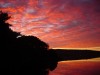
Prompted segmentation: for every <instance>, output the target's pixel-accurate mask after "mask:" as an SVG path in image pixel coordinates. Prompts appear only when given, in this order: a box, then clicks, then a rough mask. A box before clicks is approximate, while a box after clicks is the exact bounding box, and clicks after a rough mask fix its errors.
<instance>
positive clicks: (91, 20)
mask: <svg viewBox="0 0 100 75" xmlns="http://www.w3.org/2000/svg"><path fill="white" fill-rule="evenodd" d="M0 10H2V11H4V12H8V13H9V15H10V16H11V17H12V18H11V19H10V20H8V22H9V23H10V24H12V25H13V26H12V27H11V28H12V30H14V31H17V32H21V34H23V35H33V36H37V37H39V38H40V39H41V40H43V41H44V42H46V43H48V44H49V46H50V48H91V47H100V0H0Z"/></svg>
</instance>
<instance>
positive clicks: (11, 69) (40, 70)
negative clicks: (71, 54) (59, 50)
mask: <svg viewBox="0 0 100 75" xmlns="http://www.w3.org/2000/svg"><path fill="white" fill-rule="evenodd" d="M9 18H10V16H9V15H8V14H7V13H4V12H2V11H0V43H1V44H0V48H1V49H0V62H1V63H0V69H1V72H0V73H1V74H0V75H8V74H9V75H48V72H49V71H48V70H51V71H52V70H54V69H55V68H56V67H57V62H58V58H57V55H56V53H55V52H54V51H53V50H48V49H49V46H48V44H46V43H45V42H43V41H41V40H40V39H39V38H37V37H35V36H22V35H21V34H20V33H17V32H13V31H12V30H11V29H10V28H9V27H10V26H11V25H10V24H9V23H6V21H7V20H8V19H9ZM19 35H20V36H21V37H19V38H17V36H19Z"/></svg>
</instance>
